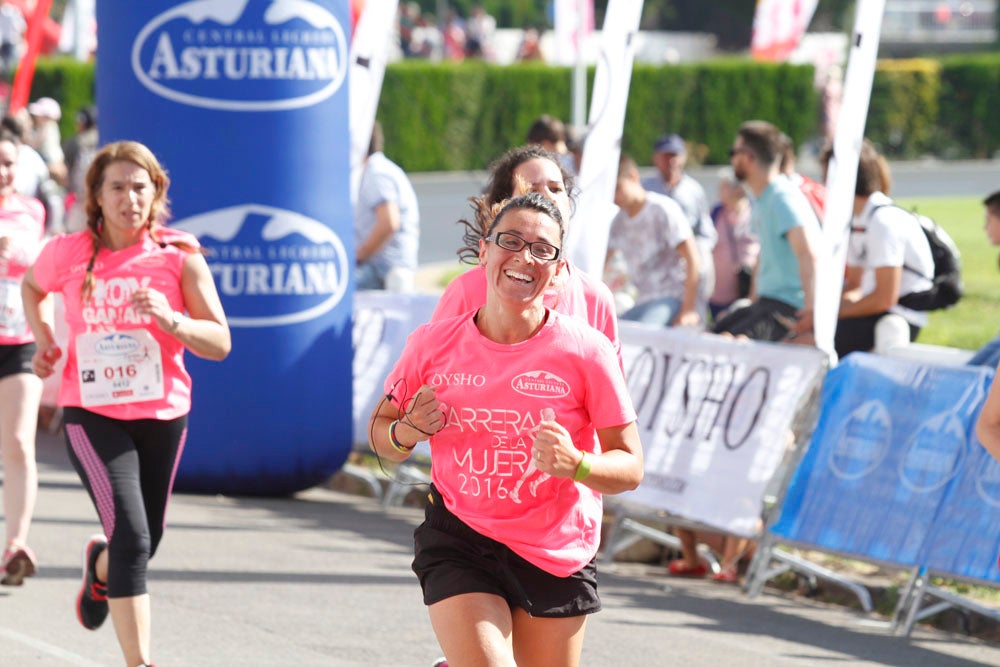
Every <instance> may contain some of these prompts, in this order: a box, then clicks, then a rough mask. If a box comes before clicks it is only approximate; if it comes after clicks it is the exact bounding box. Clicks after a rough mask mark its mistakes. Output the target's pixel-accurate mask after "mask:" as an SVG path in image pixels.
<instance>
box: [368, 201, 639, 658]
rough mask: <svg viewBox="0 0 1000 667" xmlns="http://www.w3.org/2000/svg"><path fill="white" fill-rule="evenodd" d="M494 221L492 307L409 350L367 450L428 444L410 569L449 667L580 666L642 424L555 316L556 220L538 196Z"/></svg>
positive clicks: (441, 325)
mask: <svg viewBox="0 0 1000 667" xmlns="http://www.w3.org/2000/svg"><path fill="white" fill-rule="evenodd" d="M498 207H499V205H498ZM491 211H492V209H491ZM489 220H490V224H489V227H488V229H487V230H486V232H487V234H486V236H485V238H483V239H482V240H481V241H480V242H479V248H480V250H479V261H480V265H481V266H482V267H483V268H482V269H481V270H482V271H483V272H484V276H485V281H486V297H485V304H484V305H482V306H481V307H475V308H473V309H472V310H470V311H468V312H466V313H463V314H461V315H457V316H455V317H451V318H446V319H442V320H438V321H435V322H431V323H429V324H426V325H423V326H421V327H419V328H417V330H416V331H415V332H414V333H413V334H412V335H411V336H410V338H409V339H408V341H407V344H406V347H405V349H404V350H403V353H402V356H401V357H400V359H399V361H398V362H397V364H396V366H395V368H394V369H393V371H392V373H391V374H390V375H389V377H388V378H387V379H386V382H385V390H386V394H387V395H388V396H389V399H388V400H386V401H383V402H382V403H381V404H380V405H379V406H378V407H377V408H376V409H375V411H374V412H373V413H372V417H371V421H370V428H371V431H370V433H371V439H372V440H371V445H372V448H373V449H374V450H375V452H377V453H378V455H379V456H380V457H383V458H386V459H390V460H393V461H402V460H404V459H406V458H407V457H408V456H409V455H410V453H411V452H412V449H413V447H414V445H416V443H417V442H418V441H420V440H425V439H427V438H428V437H429V438H430V444H431V453H432V462H431V478H432V480H433V485H432V487H431V503H430V504H429V505H428V507H427V510H426V519H425V521H424V522H423V524H421V525H420V526H419V527H418V528H417V529H416V531H415V533H414V544H415V557H414V561H413V570H414V572H416V574H417V576H418V578H419V579H420V583H421V587H422V589H423V595H424V603H425V604H426V605H428V607H429V612H430V618H431V623H432V625H433V627H434V631H435V634H436V635H437V638H438V641H439V642H440V644H441V648H442V649H443V650H444V653H445V656H446V658H447V660H448V662H450V663H453V664H497V665H499V664H503V665H513V664H517V665H520V666H521V667H531V666H537V667H553V666H554V667H574V666H575V665H578V664H579V661H580V655H581V651H582V647H583V636H584V628H585V625H586V617H587V614H591V613H594V612H596V611H599V610H600V607H601V603H600V598H599V596H598V594H597V567H596V562H595V558H596V554H597V550H598V547H599V546H600V532H601V517H602V502H601V494H604V493H620V492H622V491H626V490H629V489H634V488H635V487H637V486H638V485H639V482H640V481H641V480H642V474H643V465H642V447H641V444H640V442H639V434H638V430H637V428H636V425H635V418H636V415H635V410H634V409H633V407H632V402H631V399H630V398H629V393H628V389H627V387H626V385H625V380H624V377H623V375H622V372H621V368H620V366H619V361H618V357H617V355H616V354H615V350H614V347H613V346H612V344H611V342H610V341H609V340H608V339H607V338H606V337H605V336H604V335H603V334H601V333H599V332H598V331H597V330H595V329H594V328H593V327H591V326H589V325H588V324H586V323H585V322H582V321H580V320H579V319H577V318H575V317H571V316H567V315H563V314H561V313H559V312H557V311H556V310H554V309H551V308H549V307H547V306H546V305H545V302H544V300H545V293H546V291H547V290H548V289H550V287H551V286H552V283H553V282H554V281H555V280H557V279H558V278H559V277H560V274H561V273H562V272H563V271H565V270H566V264H565V262H564V261H563V260H562V259H561V258H560V255H561V248H562V242H563V236H564V232H565V229H564V226H563V222H562V215H561V213H560V211H559V209H558V208H557V207H556V206H554V205H553V203H552V202H551V201H550V199H548V198H547V197H545V196H544V195H541V194H538V193H535V192H532V193H529V194H527V195H523V196H518V197H515V198H513V199H511V200H509V201H508V202H506V203H505V204H503V206H502V208H500V210H499V211H498V212H495V214H494V215H491V216H489ZM525 479H527V483H523V482H524V481H525Z"/></svg>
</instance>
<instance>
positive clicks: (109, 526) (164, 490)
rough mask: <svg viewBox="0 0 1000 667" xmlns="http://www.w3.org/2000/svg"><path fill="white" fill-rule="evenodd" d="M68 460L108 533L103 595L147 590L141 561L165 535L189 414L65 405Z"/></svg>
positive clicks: (118, 595) (145, 561) (144, 562)
mask: <svg viewBox="0 0 1000 667" xmlns="http://www.w3.org/2000/svg"><path fill="white" fill-rule="evenodd" d="M63 422H64V424H65V426H66V444H67V449H68V450H69V458H70V461H72V463H73V467H74V468H76V472H77V474H78V475H79V476H80V480H81V481H82V482H83V485H84V487H86V489H87V493H89V494H90V499H91V500H92V501H93V503H94V507H96V508H97V515H98V517H99V518H100V520H101V526H102V527H103V528H104V535H105V536H106V537H107V538H108V581H107V584H108V597H111V598H124V597H133V596H136V595H144V594H145V593H146V567H147V565H148V563H149V559H150V558H152V557H153V554H155V553H156V547H157V546H158V545H159V544H160V538H162V537H163V528H164V524H165V522H166V513H167V502H168V501H169V500H170V490H171V488H172V487H173V484H174V475H175V474H176V472H177V463H178V462H179V461H180V460H181V453H182V452H183V451H184V440H185V438H186V436H187V415H184V416H183V417H178V418H177V419H173V420H170V421H162V420H159V419H136V420H122V419H112V418H110V417H104V416H102V415H98V414H94V413H93V412H90V411H89V410H84V409H83V408H72V407H67V408H65V409H64V410H63Z"/></svg>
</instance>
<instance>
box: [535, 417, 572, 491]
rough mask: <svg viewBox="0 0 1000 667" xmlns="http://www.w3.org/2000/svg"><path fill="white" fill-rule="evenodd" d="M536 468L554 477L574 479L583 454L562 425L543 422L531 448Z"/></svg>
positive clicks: (553, 422) (554, 422)
mask: <svg viewBox="0 0 1000 667" xmlns="http://www.w3.org/2000/svg"><path fill="white" fill-rule="evenodd" d="M531 456H532V457H534V460H535V467H536V468H538V469H539V470H541V471H542V472H545V473H548V474H550V475H552V476H553V477H572V476H573V475H575V474H576V468H577V466H578V465H580V458H581V457H582V456H583V453H582V452H581V451H580V450H579V449H577V448H576V446H575V445H574V444H573V440H572V439H571V438H570V436H569V431H567V430H566V429H565V428H563V427H562V425H561V424H559V423H558V422H556V421H554V420H552V421H543V422H541V423H540V424H539V427H538V433H537V434H536V435H535V441H534V442H533V443H532V446H531Z"/></svg>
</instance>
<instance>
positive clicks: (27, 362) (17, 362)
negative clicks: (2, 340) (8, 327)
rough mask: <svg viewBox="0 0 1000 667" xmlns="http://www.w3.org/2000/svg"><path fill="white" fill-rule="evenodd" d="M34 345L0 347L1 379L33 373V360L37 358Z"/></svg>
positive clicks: (23, 344)
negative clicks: (34, 357)
mask: <svg viewBox="0 0 1000 667" xmlns="http://www.w3.org/2000/svg"><path fill="white" fill-rule="evenodd" d="M35 349H36V347H35V344H34V343H22V344H20V345H0V378H5V377H7V376H8V375H17V374H18V373H31V372H33V371H32V370H31V358H32V357H33V356H35Z"/></svg>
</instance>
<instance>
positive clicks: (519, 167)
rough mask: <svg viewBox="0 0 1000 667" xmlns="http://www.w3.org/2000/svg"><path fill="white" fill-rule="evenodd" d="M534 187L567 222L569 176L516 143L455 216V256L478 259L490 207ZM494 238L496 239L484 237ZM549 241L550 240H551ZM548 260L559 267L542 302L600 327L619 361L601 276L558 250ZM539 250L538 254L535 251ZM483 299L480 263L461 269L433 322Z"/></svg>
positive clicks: (613, 317)
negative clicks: (469, 208)
mask: <svg viewBox="0 0 1000 667" xmlns="http://www.w3.org/2000/svg"><path fill="white" fill-rule="evenodd" d="M527 192H537V193H539V194H541V195H543V196H544V197H545V198H547V199H548V200H550V201H551V202H552V203H553V204H554V205H555V207H556V208H557V209H558V210H559V213H560V215H561V216H562V222H563V225H565V226H568V225H569V224H570V217H571V216H572V214H573V210H574V206H573V198H572V192H573V177H572V175H571V174H569V173H567V172H566V170H565V169H564V168H563V167H562V166H561V165H560V163H559V158H558V157H557V156H556V155H554V154H553V153H550V152H549V151H547V150H545V149H544V148H542V147H541V146H518V147H516V148H511V149H510V150H508V151H507V152H505V153H504V154H503V155H501V156H500V157H499V158H497V160H495V161H494V162H493V164H492V165H490V179H489V182H488V183H487V186H486V190H485V192H484V194H483V196H482V197H481V198H476V199H471V200H470V201H472V202H473V212H474V214H473V215H472V216H471V219H470V220H459V223H460V224H461V225H462V226H463V227H464V232H463V235H462V241H463V245H462V247H461V248H460V249H459V250H458V256H459V259H460V260H461V261H462V262H464V263H467V264H479V263H480V262H481V258H480V243H481V241H483V240H484V239H487V237H489V236H490V235H491V233H492V230H490V229H489V226H490V225H491V224H492V222H493V220H494V218H495V216H494V215H493V214H492V213H493V207H494V206H496V205H497V204H498V203H500V202H503V201H505V200H507V199H510V198H511V197H514V196H517V195H520V194H525V193H527ZM488 242H490V243H494V244H496V243H498V242H497V240H496V239H495V238H490V239H489V240H488ZM503 243H510V245H509V246H505V245H503V244H500V247H501V248H503V247H506V249H507V250H510V251H511V252H519V251H520V250H521V249H522V248H523V246H520V245H518V246H517V249H516V250H515V249H514V245H513V242H512V241H510V242H508V241H504V242H503ZM550 245H554V244H550ZM559 245H561V244H559ZM556 249H557V250H558V251H559V253H558V255H556V256H554V257H553V259H561V260H562V262H563V268H562V270H561V271H560V272H559V273H558V274H557V275H556V277H555V279H554V280H553V282H552V283H551V284H550V285H549V287H548V289H546V291H545V296H544V303H545V305H546V306H548V307H549V308H552V309H553V310H557V311H559V312H560V313H564V314H567V315H572V316H574V317H577V318H579V319H582V320H584V321H586V322H587V323H589V324H590V326H592V327H594V328H595V329H597V330H598V331H600V332H602V333H603V334H604V335H605V336H606V337H607V338H608V340H610V341H611V343H612V344H613V345H614V347H615V351H616V353H618V358H619V361H621V341H620V340H619V337H618V317H617V313H616V312H615V302H614V297H613V296H612V295H611V290H610V289H608V286H607V285H605V284H604V282H603V281H602V280H601V279H600V277H592V276H590V275H588V274H587V273H585V272H584V271H581V270H579V269H578V268H576V267H575V266H574V265H573V263H572V262H571V261H570V260H569V258H567V257H565V256H563V253H562V250H561V249H559V247H558V246H556ZM529 252H530V253H531V254H532V256H534V257H535V258H536V259H538V260H539V261H546V258H547V257H548V255H547V254H546V251H545V250H539V248H538V246H537V245H536V246H533V248H532V249H531V250H529ZM539 252H541V253H542V254H538V253H539ZM485 302H486V272H485V271H484V270H483V267H482V266H481V265H480V266H476V267H475V268H473V269H471V270H469V271H466V272H464V273H462V274H460V275H458V276H456V277H455V278H454V279H453V280H452V281H451V282H450V283H448V286H447V287H446V288H445V290H444V294H442V295H441V298H440V299H438V304H437V307H436V308H435V309H434V315H433V316H432V317H431V320H432V321H436V320H441V319H445V318H447V317H454V316H456V315H461V314H463V313H468V312H470V311H472V310H474V309H476V308H478V307H479V306H481V305H483V303H485Z"/></svg>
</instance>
